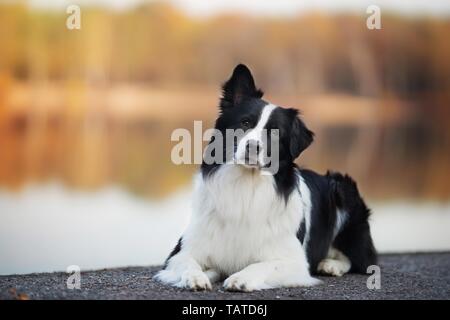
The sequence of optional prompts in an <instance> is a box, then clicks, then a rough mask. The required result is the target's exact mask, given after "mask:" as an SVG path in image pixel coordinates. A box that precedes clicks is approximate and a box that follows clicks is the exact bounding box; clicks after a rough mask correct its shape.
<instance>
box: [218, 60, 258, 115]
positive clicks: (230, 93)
mask: <svg viewBox="0 0 450 320" xmlns="http://www.w3.org/2000/svg"><path fill="white" fill-rule="evenodd" d="M262 96H263V92H262V91H261V90H258V89H256V86H255V80H253V76H252V73H251V72H250V70H249V69H248V68H247V66H245V65H243V64H239V65H237V66H236V67H235V68H234V70H233V74H232V75H231V78H230V79H229V80H228V81H227V82H225V84H224V85H223V86H222V98H221V99H220V107H221V108H222V109H226V108H230V107H234V106H237V105H239V104H240V103H241V102H242V100H243V99H244V98H246V97H254V98H261V97H262Z"/></svg>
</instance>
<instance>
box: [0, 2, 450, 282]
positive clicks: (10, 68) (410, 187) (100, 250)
mask: <svg viewBox="0 0 450 320" xmlns="http://www.w3.org/2000/svg"><path fill="white" fill-rule="evenodd" d="M70 4H78V5H80V7H81V29H80V30H69V29H67V28H66V19H67V17H68V16H69V15H70V14H67V13H66V8H67V7H68V6H69V5H70ZM371 4H375V5H378V6H379V7H380V9H381V26H382V29H381V30H369V29H368V28H367V26H366V19H367V17H368V16H369V15H370V14H368V13H366V9H367V7H368V6H369V5H371ZM449 34H450V3H449V2H448V1H438V0H436V1H432V2H431V1H416V0H414V1H314V2H313V1H310V2H309V1H291V0H282V1H275V0H273V1H272V0H271V1H255V0H248V1H234V0H232V1H225V0H223V1H219V0H211V1H197V0H186V1H177V0H173V1H139V0H134V1H128V2H127V1H118V0H115V1H102V0H95V1H70V2H69V1H44V0H34V1H33V0H32V1H2V2H0V43H1V45H0V274H12V273H28V272H39V271H54V270H65V269H66V267H67V266H69V265H72V264H75V265H79V266H81V267H82V269H92V268H103V267H113V266H123V265H139V264H144V265H148V264H159V263H161V262H162V261H163V260H164V258H165V256H166V255H167V254H168V252H169V251H170V249H171V247H172V246H173V245H174V244H175V242H176V240H177V239H178V237H179V236H180V234H181V232H182V230H183V228H184V226H185V225H186V223H187V221H188V218H189V213H190V192H191V189H190V183H191V179H192V175H193V173H194V172H195V170H196V169H197V166H196V165H182V166H176V165H174V164H172V162H171V160H170V152H171V148H172V147H173V146H174V145H175V143H174V142H171V141H170V134H171V132H172V131H173V130H174V129H176V128H187V129H189V130H192V129H193V121H194V120H203V121H204V125H203V127H204V129H206V128H208V127H210V126H212V124H213V123H214V120H215V117H216V113H217V108H216V106H217V102H218V98H219V95H220V84H221V83H222V82H223V81H224V80H226V79H227V78H228V77H229V76H230V73H231V71H232V69H233V67H234V66H235V65H236V64H237V63H240V62H242V63H246V64H247V65H248V66H249V67H250V68H251V69H252V71H253V73H254V75H255V78H256V81H257V85H258V86H259V87H261V88H262V89H263V90H264V91H265V92H266V94H265V99H266V100H268V101H271V102H273V103H275V104H279V105H282V106H290V107H295V108H298V109H301V110H302V112H303V117H304V120H305V122H306V123H307V124H309V127H310V128H311V129H312V130H313V131H314V132H315V133H316V140H315V143H314V144H313V145H312V146H311V147H310V148H309V149H308V150H307V151H306V152H305V153H304V154H303V156H302V157H301V158H300V159H299V160H298V163H299V164H300V165H303V166H306V167H309V168H311V169H314V170H316V171H319V172H325V171H326V170H327V169H329V168H331V169H333V170H339V171H343V172H348V173H349V174H351V175H352V176H354V177H355V179H356V180H357V181H358V184H359V186H360V189H361V191H362V193H363V194H364V195H365V198H366V199H367V201H368V203H369V206H371V207H372V208H373V212H374V213H373V217H372V229H373V233H374V238H375V244H376V246H377V248H378V249H379V250H380V251H381V252H402V251H430V250H432V251H440V250H450V235H449V233H448V231H449V230H450V166H449V163H450V126H449V120H450V41H449Z"/></svg>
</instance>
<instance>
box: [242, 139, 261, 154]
mask: <svg viewBox="0 0 450 320" xmlns="http://www.w3.org/2000/svg"><path fill="white" fill-rule="evenodd" d="M260 151H261V148H260V146H259V142H258V141H257V140H248V141H247V144H246V145H245V153H246V155H247V156H249V155H255V156H256V155H258V154H259V152H260Z"/></svg>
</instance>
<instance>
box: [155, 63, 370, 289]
mask: <svg viewBox="0 0 450 320" xmlns="http://www.w3.org/2000/svg"><path fill="white" fill-rule="evenodd" d="M262 95H263V93H262V92H261V91H260V90H258V89H256V87H255V83H254V80H253V77H252V74H251V73H250V70H249V69H248V68H247V67H246V66H244V65H238V66H237V67H236V68H235V69H234V72H233V74H232V76H231V78H230V79H229V80H228V81H227V82H226V83H225V84H224V86H223V96H222V98H221V100H220V114H219V117H218V119H217V121H216V130H217V131H218V132H223V133H225V131H226V130H227V129H242V130H245V135H244V136H243V137H242V138H240V139H238V140H237V141H234V142H232V144H233V146H234V148H233V149H232V150H233V151H232V153H233V154H232V159H233V160H242V161H228V160H229V159H228V158H227V157H228V156H229V152H228V153H227V152H225V153H224V155H223V157H224V161H223V162H222V163H209V164H208V163H206V162H205V161H204V162H203V164H202V166H201V170H200V173H199V174H198V175H197V177H196V180H195V191H194V202H193V214H192V217H191V221H190V224H189V226H188V228H187V230H186V231H185V233H184V234H183V236H182V237H181V239H180V240H179V242H178V244H177V245H176V247H175V248H174V250H173V251H172V253H171V254H170V256H169V257H168V258H167V260H166V264H165V266H164V269H163V270H161V271H160V272H159V273H158V274H157V275H156V279H158V280H159V281H161V282H163V283H166V284H169V285H173V286H176V287H184V288H189V289H193V290H201V289H211V283H214V282H216V281H219V280H221V279H225V282H224V283H223V285H224V287H225V289H227V290H238V291H252V290H261V289H268V288H278V287H293V286H311V285H314V284H317V283H319V282H320V281H319V280H317V279H315V278H313V277H311V274H326V275H331V276H342V275H343V274H345V273H347V272H357V273H366V270H367V267H368V266H369V265H372V264H375V263H376V251H375V248H374V246H373V243H372V238H371V235H370V228H369V223H368V218H369V214H370V211H369V209H368V208H367V206H366V205H365V203H364V201H363V199H362V198H361V196H360V195H359V192H358V189H357V187H356V183H355V182H354V181H353V180H352V179H351V178H350V177H349V176H347V175H342V174H339V173H327V174H326V175H319V174H317V173H315V172H313V171H310V170H305V169H301V168H298V167H297V166H296V165H295V163H294V160H295V159H296V158H297V157H298V156H299V155H300V154H301V153H302V151H304V150H305V149H306V148H307V147H308V146H309V145H310V144H311V143H312V141H313V136H314V134H313V133H312V132H311V131H310V130H309V129H308V128H307V127H306V126H305V124H304V123H303V122H302V120H300V118H299V116H298V112H297V110H295V109H289V108H281V107H278V106H275V105H273V104H271V103H268V102H266V101H264V100H262V99H261V98H262ZM264 129H269V130H271V129H278V130H276V133H277V134H275V135H272V134H269V136H268V137H267V139H275V138H276V139H277V140H278V141H279V143H278V144H279V147H278V159H279V160H278V161H279V165H278V170H277V171H276V173H274V174H272V175H270V174H261V172H262V171H263V170H264V168H265V167H267V165H268V164H267V163H265V157H262V156H260V154H264V152H266V153H270V150H267V149H268V148H269V144H268V143H267V139H265V140H266V141H264V139H263V136H264V135H265V133H264V132H265V131H264ZM224 136H226V135H224ZM213 140H214V138H213V139H212V140H211V141H210V144H211V143H212V142H213ZM249 145H250V146H254V145H256V146H257V147H256V150H257V157H256V159H254V160H256V161H254V162H255V163H253V164H250V161H248V160H249V152H248V150H249Z"/></svg>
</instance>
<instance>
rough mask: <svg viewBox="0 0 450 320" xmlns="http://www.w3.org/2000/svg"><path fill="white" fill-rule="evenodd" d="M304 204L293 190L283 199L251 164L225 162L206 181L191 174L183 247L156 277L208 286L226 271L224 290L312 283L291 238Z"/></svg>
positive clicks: (298, 245)
mask: <svg viewBox="0 0 450 320" xmlns="http://www.w3.org/2000/svg"><path fill="white" fill-rule="evenodd" d="M300 184H303V182H300ZM307 209H308V207H305V206H304V203H303V201H302V199H301V197H300V195H299V193H296V192H294V193H293V194H292V196H291V198H290V199H289V201H288V202H287V204H286V203H285V201H284V199H282V198H280V197H279V196H278V195H277V194H276V191H275V188H274V185H273V177H271V176H267V175H261V174H260V173H259V171H258V170H256V169H253V170H250V169H247V168H243V167H242V166H239V165H232V164H226V165H223V166H221V167H220V168H219V170H218V171H217V172H216V173H215V174H214V175H212V176H211V177H210V178H208V179H207V180H203V179H202V177H201V176H197V179H196V183H195V196H194V208H193V216H192V219H191V222H190V225H189V227H188V229H187V230H186V232H185V233H184V235H183V240H182V247H183V249H182V250H181V251H180V252H179V253H178V254H176V255H175V256H173V257H172V258H171V259H170V260H169V262H168V265H167V267H166V269H165V270H162V271H161V272H160V273H159V274H158V275H157V278H158V279H159V280H160V281H162V282H164V283H168V284H171V285H174V286H177V287H186V288H190V289H208V288H211V282H212V281H211V280H218V279H219V278H220V277H221V276H229V277H228V278H227V279H226V280H225V282H224V287H225V288H226V289H227V290H244V291H252V290H261V289H267V288H276V287H292V286H310V285H314V284H317V283H319V280H316V279H314V278H312V277H311V276H310V275H309V271H308V262H307V260H306V256H305V252H304V250H303V247H302V245H301V243H300V241H298V239H297V237H296V232H297V228H298V226H299V225H300V221H301V219H302V217H303V215H304V214H305V212H304V211H305V210H307ZM205 271H206V272H205Z"/></svg>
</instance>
